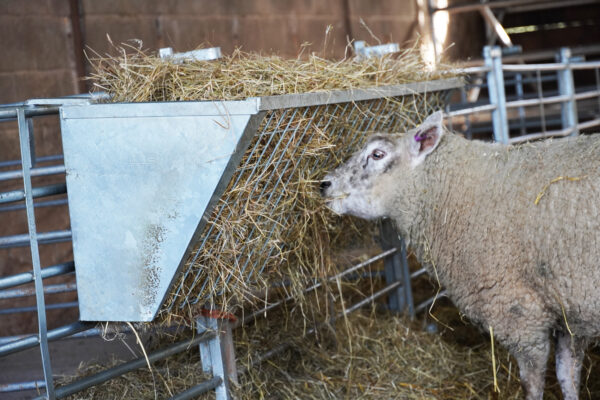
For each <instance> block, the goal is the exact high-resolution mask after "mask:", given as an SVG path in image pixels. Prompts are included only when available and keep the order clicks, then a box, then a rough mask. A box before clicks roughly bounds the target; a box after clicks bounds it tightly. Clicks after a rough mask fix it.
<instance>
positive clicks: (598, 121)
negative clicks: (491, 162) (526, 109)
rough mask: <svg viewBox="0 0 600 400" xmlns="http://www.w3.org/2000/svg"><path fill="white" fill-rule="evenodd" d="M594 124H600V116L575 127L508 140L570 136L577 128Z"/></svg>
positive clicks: (519, 141) (513, 142)
mask: <svg viewBox="0 0 600 400" xmlns="http://www.w3.org/2000/svg"><path fill="white" fill-rule="evenodd" d="M594 126H600V118H596V119H592V120H590V121H586V122H580V123H578V124H576V125H575V126H573V127H569V128H565V129H557V130H552V131H545V132H537V133H530V134H528V135H523V136H517V137H513V138H510V139H509V140H508V142H509V143H511V144H515V143H523V142H528V141H530V140H537V139H543V138H547V137H560V136H568V135H570V134H571V133H573V132H575V131H577V130H581V129H588V128H592V127H594Z"/></svg>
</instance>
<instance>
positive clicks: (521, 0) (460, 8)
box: [432, 0, 597, 14]
mask: <svg viewBox="0 0 600 400" xmlns="http://www.w3.org/2000/svg"><path fill="white" fill-rule="evenodd" d="M596 1H597V0H569V1H564V0H563V1H539V0H504V1H492V2H485V3H475V4H473V3H463V4H455V5H451V6H448V7H440V8H435V9H433V10H432V11H433V12H439V11H445V12H447V13H450V14H454V13H464V12H469V11H478V10H480V9H482V8H484V7H491V8H510V7H521V8H523V7H526V6H527V5H530V6H537V7H543V9H544V10H546V9H548V8H561V7H572V6H573V5H574V4H577V5H581V4H592V3H595V2H596Z"/></svg>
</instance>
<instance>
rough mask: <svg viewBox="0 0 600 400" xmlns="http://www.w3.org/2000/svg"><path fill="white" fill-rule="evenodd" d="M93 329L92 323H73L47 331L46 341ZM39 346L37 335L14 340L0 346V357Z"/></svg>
mask: <svg viewBox="0 0 600 400" xmlns="http://www.w3.org/2000/svg"><path fill="white" fill-rule="evenodd" d="M93 327H94V324H93V323H86V322H81V321H78V322H74V323H72V324H69V325H65V326H61V327H60V328H56V329H52V330H49V331H48V335H47V337H48V340H50V341H52V340H57V339H61V338H64V337H67V336H71V335H73V334H75V333H78V332H82V331H85V330H88V329H91V328H93ZM38 344H39V338H38V336H37V335H31V336H27V337H24V338H22V339H18V340H15V341H13V342H9V343H6V344H3V345H0V357H2V356H5V355H8V354H12V353H16V352H19V351H23V350H27V349H30V348H32V347H36V346H37V345H38Z"/></svg>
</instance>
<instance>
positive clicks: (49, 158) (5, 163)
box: [0, 154, 64, 168]
mask: <svg viewBox="0 0 600 400" xmlns="http://www.w3.org/2000/svg"><path fill="white" fill-rule="evenodd" d="M62 160H64V156H63V155H62V154H55V155H53V156H41V157H36V158H35V162H36V163H37V164H39V163H43V162H50V161H62ZM15 165H21V160H9V161H0V168H5V167H14V166H15Z"/></svg>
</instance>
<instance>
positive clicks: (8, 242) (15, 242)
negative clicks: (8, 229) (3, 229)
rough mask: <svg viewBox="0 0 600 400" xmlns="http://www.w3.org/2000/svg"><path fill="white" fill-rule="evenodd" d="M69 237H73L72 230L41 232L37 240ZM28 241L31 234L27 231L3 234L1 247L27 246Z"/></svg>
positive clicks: (50, 241) (64, 239) (62, 239)
mask: <svg viewBox="0 0 600 400" xmlns="http://www.w3.org/2000/svg"><path fill="white" fill-rule="evenodd" d="M32 209H33V207H32ZM69 239H71V231H70V230H65V231H51V232H40V233H38V234H37V242H38V243H39V244H48V243H55V242H64V241H67V240H69ZM28 242H29V235H28V234H26V233H24V234H21V235H12V236H2V237H0V248H3V247H18V246H27V244H28Z"/></svg>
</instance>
